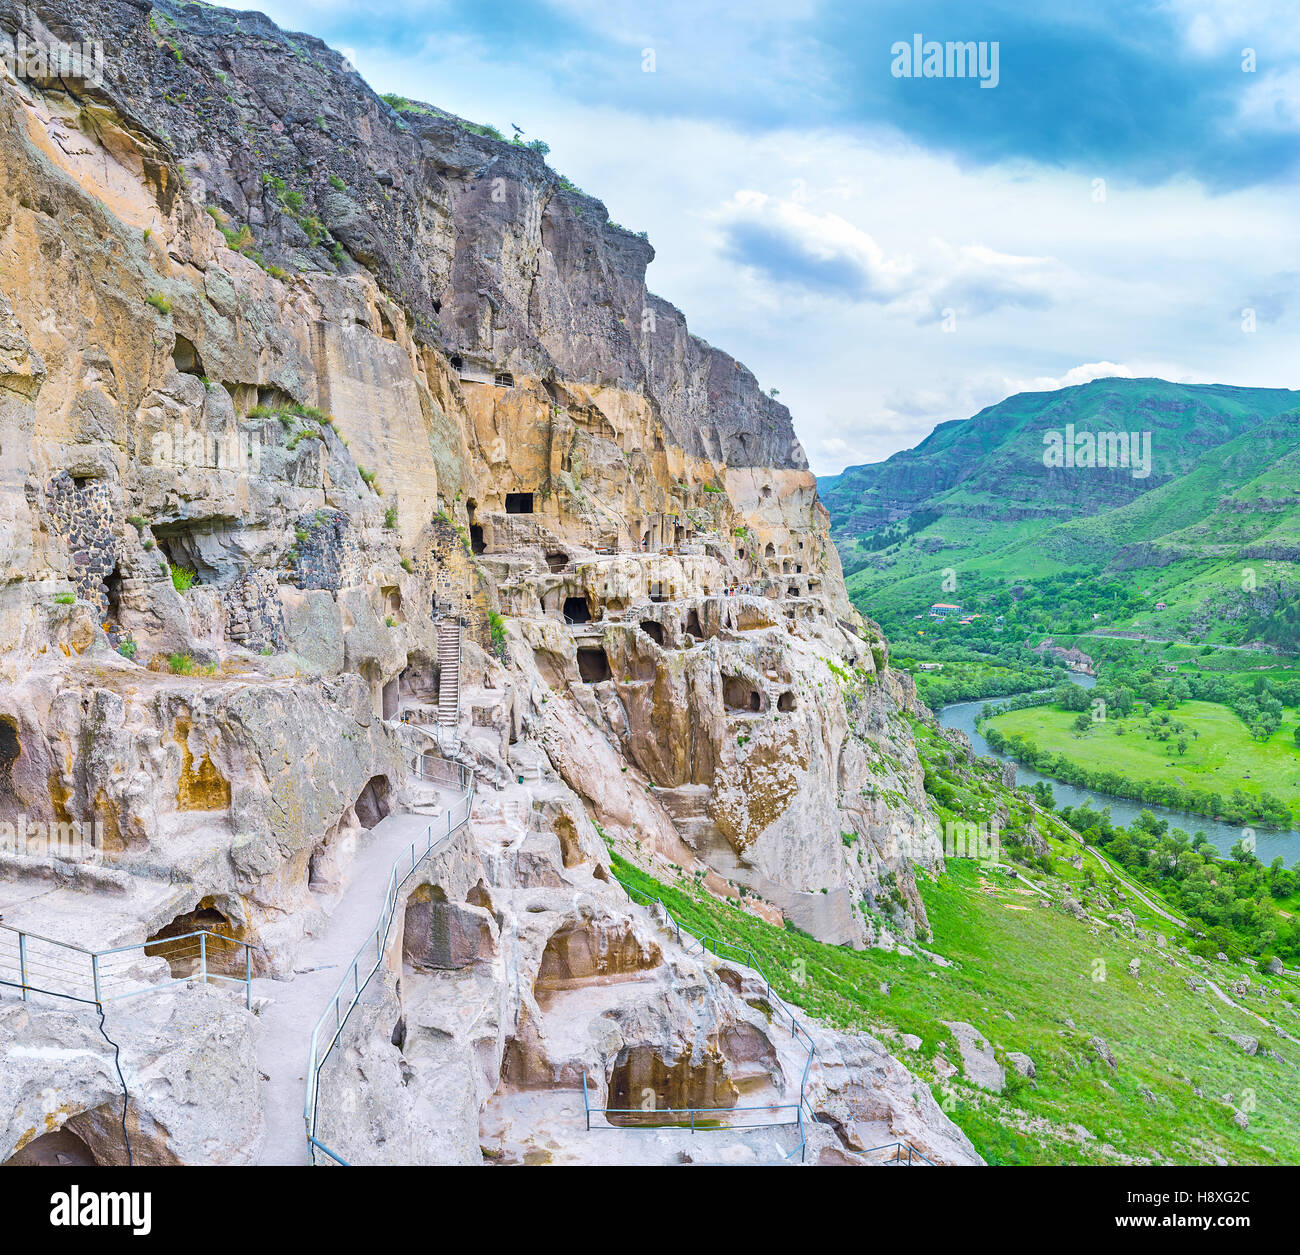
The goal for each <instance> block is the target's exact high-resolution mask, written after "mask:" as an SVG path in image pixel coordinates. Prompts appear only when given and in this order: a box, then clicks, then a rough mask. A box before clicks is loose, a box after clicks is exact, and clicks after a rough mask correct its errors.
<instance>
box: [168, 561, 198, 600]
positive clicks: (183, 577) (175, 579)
mask: <svg viewBox="0 0 1300 1255" xmlns="http://www.w3.org/2000/svg"><path fill="white" fill-rule="evenodd" d="M171 573H172V584H173V586H174V587H175V589H176V591H177V592H178V593H184V592H188V591H189V590H190V589H191V588H193V587H194V581H195V580H196V579H197V578H198V572H197V571H192V570H190V568H189V567H187V566H174V567H172V568H171Z"/></svg>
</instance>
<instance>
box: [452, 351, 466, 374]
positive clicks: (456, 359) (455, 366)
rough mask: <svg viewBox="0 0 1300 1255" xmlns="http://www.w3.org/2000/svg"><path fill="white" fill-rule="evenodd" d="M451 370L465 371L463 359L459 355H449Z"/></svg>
mask: <svg viewBox="0 0 1300 1255" xmlns="http://www.w3.org/2000/svg"><path fill="white" fill-rule="evenodd" d="M451 368H452V370H457V371H459V370H464V369H465V359H464V358H463V357H461V355H460V354H459V353H453V354H452V355H451Z"/></svg>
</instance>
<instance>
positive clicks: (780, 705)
mask: <svg viewBox="0 0 1300 1255" xmlns="http://www.w3.org/2000/svg"><path fill="white" fill-rule="evenodd" d="M776 708H777V710H780V711H782V712H784V713H785V714H789V713H790V711H792V710H793V709H794V694H793V693H791V692H790V691H789V690H788V689H787V690H786V691H785V692H784V693H782V694H781V696H780V697H778V698H777V699H776Z"/></svg>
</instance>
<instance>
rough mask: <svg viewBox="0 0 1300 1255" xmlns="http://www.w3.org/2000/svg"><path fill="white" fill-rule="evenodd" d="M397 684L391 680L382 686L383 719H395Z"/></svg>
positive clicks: (397, 682)
mask: <svg viewBox="0 0 1300 1255" xmlns="http://www.w3.org/2000/svg"><path fill="white" fill-rule="evenodd" d="M399 684H400V681H399V680H396V679H393V680H389V681H388V683H387V684H385V685H384V692H383V703H384V718H385V719H396V718H397V694H398V688H399Z"/></svg>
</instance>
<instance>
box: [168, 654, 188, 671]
mask: <svg viewBox="0 0 1300 1255" xmlns="http://www.w3.org/2000/svg"><path fill="white" fill-rule="evenodd" d="M167 665H168V666H169V667H170V668H171V673H172V675H193V674H194V672H195V666H194V659H193V658H191V657H190V656H189V654H171V655H170V656H169V657H168V659H167Z"/></svg>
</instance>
